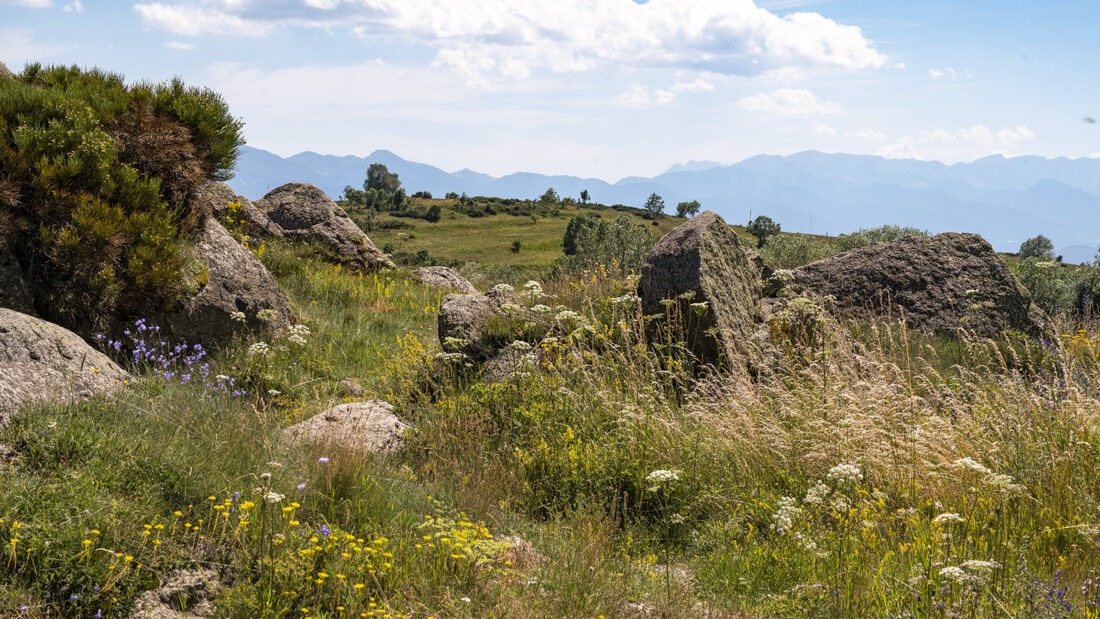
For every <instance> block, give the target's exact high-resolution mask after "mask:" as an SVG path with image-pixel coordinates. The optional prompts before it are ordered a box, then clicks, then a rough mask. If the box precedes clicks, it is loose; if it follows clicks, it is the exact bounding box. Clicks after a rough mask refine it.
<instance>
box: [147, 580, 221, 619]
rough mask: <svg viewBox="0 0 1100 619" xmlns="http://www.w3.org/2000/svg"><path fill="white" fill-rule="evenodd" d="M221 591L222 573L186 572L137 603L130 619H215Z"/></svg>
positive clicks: (165, 582) (148, 593)
mask: <svg viewBox="0 0 1100 619" xmlns="http://www.w3.org/2000/svg"><path fill="white" fill-rule="evenodd" d="M220 589H221V579H219V578H218V573H217V572H216V571H214V570H212V569H210V568H200V569H194V570H186V571H183V572H180V573H178V574H176V575H175V576H173V577H171V578H169V579H168V580H166V581H164V582H163V583H161V585H160V587H159V588H157V589H155V590H153V591H146V592H145V593H143V594H141V595H140V596H139V597H138V598H137V600H135V601H134V610H133V611H132V612H131V613H130V619H177V618H178V617H190V618H192V619H199V618H204V617H213V616H214V603H213V600H214V597H215V596H216V595H217V593H218V591H219V590H220Z"/></svg>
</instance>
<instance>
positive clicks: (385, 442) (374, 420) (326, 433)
mask: <svg viewBox="0 0 1100 619" xmlns="http://www.w3.org/2000/svg"><path fill="white" fill-rule="evenodd" d="M408 428H409V426H408V424H406V423H405V422H403V421H401V420H400V419H398V417H397V416H396V415H394V414H393V405H391V404H390V403H389V402H383V401H382V400H369V401H366V402H351V403H348V404H340V405H338V406H334V407H332V408H330V409H328V410H326V411H325V412H323V413H321V414H319V415H315V416H314V417H311V418H310V419H307V420H305V421H303V422H301V423H297V424H295V425H292V426H290V427H288V428H286V429H285V430H284V432H285V433H286V435H287V437H288V438H290V439H291V440H292V441H294V442H298V443H309V444H313V445H322V446H325V447H335V448H337V449H343V450H348V451H352V452H360V453H377V452H383V451H391V450H394V449H399V448H400V447H401V444H402V441H401V435H402V434H404V433H405V431H406V430H408Z"/></svg>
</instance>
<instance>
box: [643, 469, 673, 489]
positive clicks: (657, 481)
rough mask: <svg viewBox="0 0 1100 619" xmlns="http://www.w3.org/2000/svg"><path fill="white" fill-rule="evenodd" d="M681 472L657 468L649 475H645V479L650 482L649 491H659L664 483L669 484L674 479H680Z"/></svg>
mask: <svg viewBox="0 0 1100 619" xmlns="http://www.w3.org/2000/svg"><path fill="white" fill-rule="evenodd" d="M679 479H680V473H679V472H677V471H669V470H667V469H657V470H655V471H651V472H650V473H649V475H646V476H645V480H646V482H647V483H649V484H650V486H649V488H648V489H649V491H650V492H657V491H658V490H660V489H661V486H662V485H663V484H669V483H672V482H674V481H679Z"/></svg>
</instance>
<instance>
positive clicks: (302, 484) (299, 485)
mask: <svg viewBox="0 0 1100 619" xmlns="http://www.w3.org/2000/svg"><path fill="white" fill-rule="evenodd" d="M298 489H299V490H305V489H306V482H304V481H303V482H302V483H300V484H298Z"/></svg>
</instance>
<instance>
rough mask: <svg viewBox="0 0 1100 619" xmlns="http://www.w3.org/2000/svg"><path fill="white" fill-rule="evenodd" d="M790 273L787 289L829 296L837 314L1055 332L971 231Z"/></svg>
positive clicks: (991, 331) (949, 328) (985, 331)
mask: <svg viewBox="0 0 1100 619" xmlns="http://www.w3.org/2000/svg"><path fill="white" fill-rule="evenodd" d="M790 278H791V281H790V282H789V283H787V284H786V285H785V289H786V291H787V294H803V293H809V294H813V295H816V296H818V297H823V296H826V295H827V296H830V297H832V300H833V304H834V306H835V308H836V311H837V312H838V313H839V314H840V315H841V316H846V317H851V318H870V317H876V316H891V317H895V318H902V317H904V319H905V320H906V322H907V324H908V325H909V326H910V327H912V328H915V329H921V330H925V331H930V332H934V333H939V334H944V335H951V334H954V333H955V332H956V331H958V330H959V329H965V330H967V331H970V332H972V333H975V334H977V335H980V336H984V337H997V336H998V335H999V334H1000V333H1001V332H1003V331H1018V332H1021V333H1025V334H1027V335H1031V336H1050V335H1051V334H1052V333H1053V331H1052V327H1051V323H1050V320H1049V318H1048V317H1047V316H1046V315H1045V314H1044V313H1043V311H1042V310H1041V309H1039V307H1038V306H1036V305H1035V303H1034V302H1033V301H1032V299H1031V295H1030V294H1028V292H1027V289H1025V288H1024V287H1023V286H1022V285H1021V284H1020V282H1019V280H1017V279H1016V276H1015V275H1013V274H1012V272H1011V271H1010V270H1009V268H1008V266H1007V265H1006V264H1005V263H1004V262H1003V261H1002V260H1001V259H1000V258H999V257H998V256H997V254H996V253H995V252H994V251H993V248H992V247H991V246H990V245H989V243H988V242H986V240H985V239H983V238H982V237H980V236H978V235H976V234H960V233H945V234H937V235H935V236H905V237H901V238H899V239H897V240H894V241H890V242H887V243H876V244H874V245H868V246H866V247H860V248H858V249H854V250H852V251H848V252H845V253H842V254H839V255H837V256H833V257H832V258H828V259H825V260H821V261H819V262H814V263H812V264H809V265H806V266H804V267H801V268H799V269H795V270H793V271H791V272H790Z"/></svg>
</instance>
